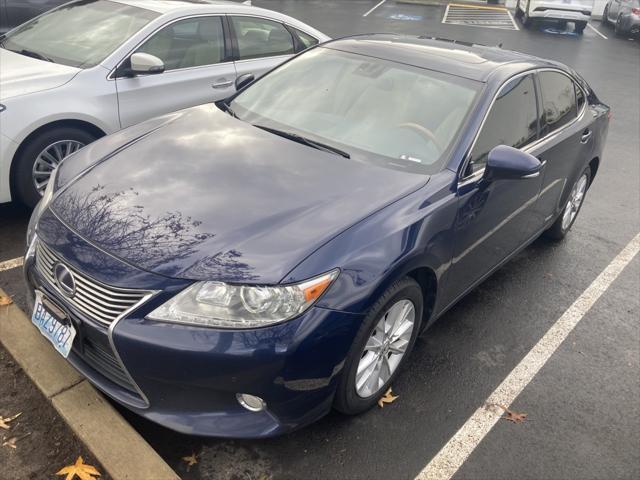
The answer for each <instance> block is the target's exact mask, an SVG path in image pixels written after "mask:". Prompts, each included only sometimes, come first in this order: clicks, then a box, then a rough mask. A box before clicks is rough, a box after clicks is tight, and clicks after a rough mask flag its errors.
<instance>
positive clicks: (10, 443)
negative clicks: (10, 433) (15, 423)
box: [2, 432, 31, 449]
mask: <svg viewBox="0 0 640 480" xmlns="http://www.w3.org/2000/svg"><path fill="white" fill-rule="evenodd" d="M29 435H31V432H29V433H25V434H24V435H20V436H19V437H11V438H10V439H9V440H7V441H5V442H2V446H3V447H9V448H13V449H15V448H16V443H18V442H19V441H20V440H22V439H23V438H25V437H28V436H29Z"/></svg>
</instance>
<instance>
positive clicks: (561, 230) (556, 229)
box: [545, 167, 591, 241]
mask: <svg viewBox="0 0 640 480" xmlns="http://www.w3.org/2000/svg"><path fill="white" fill-rule="evenodd" d="M585 177H586V184H585V188H584V192H583V193H582V196H581V197H580V200H579V203H578V205H577V208H576V205H575V202H572V198H573V193H574V191H575V190H576V188H577V187H578V185H579V184H580V181H581V180H582V179H583V178H585ZM590 183H591V169H590V168H589V167H587V168H585V169H584V170H583V171H582V173H581V174H580V176H579V177H578V179H577V180H576V182H575V183H574V184H573V186H572V187H571V191H570V192H569V198H568V199H567V203H566V204H565V206H564V208H563V209H562V213H561V214H560V216H559V217H558V218H557V219H556V221H555V222H553V225H551V227H549V229H548V230H547V231H546V232H545V236H546V237H547V238H550V239H552V240H557V241H559V240H562V239H563V238H564V237H566V236H567V233H569V230H571V227H572V226H573V224H574V222H575V221H576V218H578V214H579V213H580V210H581V209H582V204H583V203H584V197H585V196H586V195H587V190H588V189H589V184H590ZM570 208H573V209H574V211H575V213H574V214H573V217H572V218H571V219H570V220H569V221H568V223H567V222H566V221H565V216H566V215H568V213H567V212H568V209H570Z"/></svg>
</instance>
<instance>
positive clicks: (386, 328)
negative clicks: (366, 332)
mask: <svg viewBox="0 0 640 480" xmlns="http://www.w3.org/2000/svg"><path fill="white" fill-rule="evenodd" d="M415 320H416V309H415V306H414V304H413V302H411V301H410V300H407V299H403V300H399V301H397V302H396V303H394V304H393V305H392V306H391V308H389V309H388V310H387V311H386V312H385V313H384V315H382V316H381V317H380V319H379V320H378V323H377V324H376V326H375V328H374V330H373V332H372V333H371V336H370V337H369V339H368V340H367V343H366V344H365V346H364V350H363V352H362V355H361V356H360V362H359V363H358V369H357V371H356V382H355V387H356V393H357V394H358V396H359V397H361V398H369V397H371V396H372V395H375V394H376V393H378V392H379V391H380V390H381V389H382V387H383V386H384V385H385V383H387V381H388V380H389V379H390V378H391V376H392V375H393V373H394V372H395V371H396V369H397V368H398V365H400V362H401V361H402V358H403V357H404V355H405V353H406V351H407V348H408V346H409V343H410V342H411V334H412V332H413V328H414V326H415Z"/></svg>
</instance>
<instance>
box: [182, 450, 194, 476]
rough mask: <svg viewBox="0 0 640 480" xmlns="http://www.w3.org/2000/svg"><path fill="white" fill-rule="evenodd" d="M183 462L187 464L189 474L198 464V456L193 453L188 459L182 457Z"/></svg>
mask: <svg viewBox="0 0 640 480" xmlns="http://www.w3.org/2000/svg"><path fill="white" fill-rule="evenodd" d="M182 460H183V461H185V462H187V472H188V471H189V470H191V467H193V466H194V465H195V464H196V463H198V456H197V455H196V454H195V453H192V454H191V455H189V456H188V457H182Z"/></svg>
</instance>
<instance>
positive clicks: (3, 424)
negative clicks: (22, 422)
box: [0, 412, 22, 430]
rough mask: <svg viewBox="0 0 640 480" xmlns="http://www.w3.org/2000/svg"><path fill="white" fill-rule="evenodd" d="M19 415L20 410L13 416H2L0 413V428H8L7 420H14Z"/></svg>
mask: <svg viewBox="0 0 640 480" xmlns="http://www.w3.org/2000/svg"><path fill="white" fill-rule="evenodd" d="M20 415H22V412H20V413H16V414H15V415H14V416H13V417H7V418H5V417H3V416H2V415H0V428H4V429H5V430H9V428H10V427H9V422H12V421H13V420H15V419H16V418H18V417H19V416H20Z"/></svg>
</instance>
